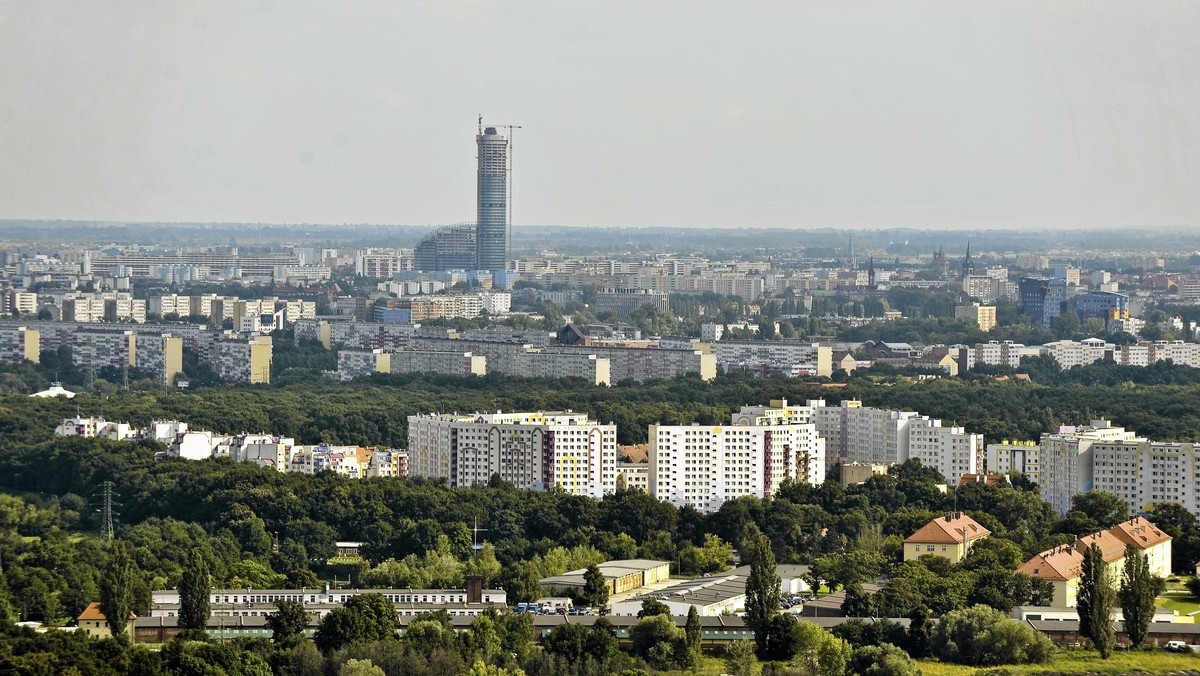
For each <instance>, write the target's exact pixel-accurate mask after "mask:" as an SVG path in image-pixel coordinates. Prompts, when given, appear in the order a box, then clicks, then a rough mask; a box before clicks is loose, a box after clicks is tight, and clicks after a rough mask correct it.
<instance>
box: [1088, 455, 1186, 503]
mask: <svg viewBox="0 0 1200 676" xmlns="http://www.w3.org/2000/svg"><path fill="white" fill-rule="evenodd" d="M1198 454H1200V445H1197V444H1190V443H1173V442H1161V441H1147V440H1146V439H1134V440H1123V441H1098V442H1095V443H1093V444H1092V488H1093V489H1095V490H1101V491H1108V492H1110V493H1113V494H1115V495H1117V496H1118V497H1120V498H1121V499H1123V500H1125V502H1126V503H1128V504H1129V510H1130V513H1131V514H1137V513H1139V512H1142V511H1145V510H1147V509H1150V508H1151V507H1152V506H1154V505H1155V504H1158V503H1163V502H1173V503H1176V504H1179V505H1183V506H1184V507H1185V508H1186V509H1187V510H1188V511H1190V512H1192V513H1196V512H1200V457H1198Z"/></svg>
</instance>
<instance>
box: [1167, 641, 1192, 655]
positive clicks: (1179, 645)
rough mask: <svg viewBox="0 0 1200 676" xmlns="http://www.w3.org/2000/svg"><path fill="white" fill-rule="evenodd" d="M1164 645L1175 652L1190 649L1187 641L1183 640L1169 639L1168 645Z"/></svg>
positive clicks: (1183, 651)
mask: <svg viewBox="0 0 1200 676" xmlns="http://www.w3.org/2000/svg"><path fill="white" fill-rule="evenodd" d="M1163 647H1164V648H1166V649H1167V650H1170V651H1171V652H1173V653H1185V652H1187V651H1188V646H1187V643H1185V642H1183V641H1167V645H1165V646H1163Z"/></svg>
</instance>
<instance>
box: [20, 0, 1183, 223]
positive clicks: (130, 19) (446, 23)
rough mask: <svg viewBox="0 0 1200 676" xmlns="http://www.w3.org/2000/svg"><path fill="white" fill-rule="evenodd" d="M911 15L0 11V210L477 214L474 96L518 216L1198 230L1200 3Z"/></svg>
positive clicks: (83, 215)
mask: <svg viewBox="0 0 1200 676" xmlns="http://www.w3.org/2000/svg"><path fill="white" fill-rule="evenodd" d="M919 4H920V5H921V6H920V7H919V8H911V7H897V6H894V5H891V4H887V3H873V4H872V3H869V4H866V5H855V6H853V7H851V6H845V5H836V6H821V5H810V4H801V5H795V6H787V7H780V6H777V5H776V6H771V5H766V4H761V5H760V4H750V5H747V6H738V7H731V6H724V5H720V4H716V3H711V4H701V5H698V6H689V7H688V8H687V11H686V12H685V11H682V9H681V7H680V5H678V4H675V3H670V2H666V3H658V4H652V5H648V6H639V7H631V6H626V5H616V4H599V5H595V6H591V7H587V8H580V7H567V6H562V5H559V4H551V3H536V2H522V3H514V4H507V5H504V6H503V7H501V6H496V5H490V4H487V3H465V2H459V3H454V2H450V3H416V4H412V5H405V6H404V7H389V6H384V5H373V6H366V7H360V8H356V10H355V11H354V12H348V11H345V10H344V8H338V7H333V6H323V5H317V4H312V5H304V4H298V5H291V6H289V7H288V11H286V12H285V11H283V10H282V8H281V7H280V6H277V5H274V4H272V3H269V2H267V3H262V4H259V5H255V6H254V7H248V6H245V5H244V4H243V3H237V4H232V3H229V4H221V3H206V4H204V5H192V4H189V3H178V4H171V5H163V6H159V7H156V8H153V9H146V8H142V7H134V6H128V7H104V8H99V7H92V6H88V5H82V4H81V5H76V6H74V11H72V12H68V13H67V16H68V17H69V18H68V19H67V20H65V21H64V20H62V14H63V13H62V12H58V11H56V10H55V8H54V7H53V6H50V5H46V4H28V3H0V37H2V38H3V39H2V40H0V55H2V56H3V58H4V60H5V63H6V64H8V65H7V67H6V68H5V69H4V72H3V73H0V91H4V92H5V93H6V94H7V97H6V98H7V99H8V103H6V104H5V105H4V106H2V107H0V120H3V122H4V124H2V125H0V144H2V145H3V147H5V149H6V152H5V154H4V156H3V158H0V204H3V205H5V207H6V208H5V210H4V211H5V213H3V214H0V216H3V217H5V218H30V219H85V220H102V221H112V220H115V221H191V222H195V221H201V222H214V221H215V222H290V223H375V224H411V225H417V224H429V225H442V224H447V223H455V222H462V221H467V220H471V215H470V209H471V205H470V202H469V201H468V198H467V197H466V195H467V194H468V193H469V191H470V190H471V185H470V181H471V178H470V176H469V173H468V172H467V171H464V166H465V164H466V162H468V161H469V158H470V155H468V153H469V152H470V150H467V149H465V147H463V145H462V144H461V143H459V142H458V139H461V138H463V136H464V135H465V134H466V133H467V129H473V127H474V124H475V119H474V118H475V115H476V114H477V113H479V112H481V111H486V112H487V113H488V116H489V119H495V120H501V121H505V122H520V123H521V124H522V125H523V126H524V127H525V129H524V130H523V131H522V162H521V166H519V167H515V171H516V173H517V174H519V175H514V177H513V178H514V179H515V182H517V183H518V184H520V186H521V193H522V194H521V196H520V199H519V201H520V202H521V205H520V206H521V208H520V210H519V212H518V213H517V214H516V218H517V221H518V223H517V225H518V226H520V225H525V224H531V225H554V224H561V225H568V226H601V227H642V226H646V227H650V226H673V227H688V226H693V227H721V226H724V227H733V228H738V227H837V228H854V227H865V228H888V227H937V228H942V227H969V228H1050V227H1064V228H1083V227H1087V228H1111V227H1165V228H1180V227H1188V226H1190V225H1192V222H1191V218H1192V216H1191V215H1192V214H1193V213H1195V212H1196V211H1197V207H1200V197H1197V196H1196V195H1195V194H1194V192H1195V191H1193V190H1191V189H1190V186H1192V185H1194V184H1195V182H1196V178H1197V171H1198V169H1197V165H1196V163H1195V161H1194V157H1195V144H1196V141H1195V139H1196V138H1197V135H1196V133H1195V129H1194V122H1193V121H1194V120H1195V119H1197V115H1196V113H1197V112H1198V111H1200V97H1198V96H1197V94H1196V89H1195V87H1194V86H1193V84H1192V83H1193V79H1194V76H1193V75H1192V73H1194V72H1196V70H1197V69H1196V66H1197V65H1198V64H1197V63H1196V61H1197V59H1198V58H1200V57H1198V55H1197V54H1196V53H1195V50H1194V49H1192V48H1191V42H1192V39H1191V36H1192V35H1193V34H1194V32H1195V31H1194V29H1195V27H1196V26H1197V24H1198V23H1200V21H1198V20H1197V19H1198V18H1200V10H1198V9H1197V8H1195V7H1192V6H1186V5H1179V4H1153V5H1142V4H1139V5H1133V4H1131V3H1106V4H1105V5H1104V6H1105V8H1106V11H1103V12H1097V11H1095V5H1094V4H1091V3H1082V2H1062V3H1055V4H1054V5H1052V6H1046V5H1044V4H1042V3H1032V2H1014V3H1003V4H1000V3H983V4H973V5H938V4H933V3H929V4H925V3H919ZM916 9H919V10H920V11H913V10H916ZM130 36H134V37H133V39H130ZM316 36H320V40H315V37H316ZM85 55H86V56H85ZM481 63H486V64H488V66H487V67H486V68H481V67H480V64H481ZM456 147H457V148H460V150H458V151H451V152H447V149H448V148H456Z"/></svg>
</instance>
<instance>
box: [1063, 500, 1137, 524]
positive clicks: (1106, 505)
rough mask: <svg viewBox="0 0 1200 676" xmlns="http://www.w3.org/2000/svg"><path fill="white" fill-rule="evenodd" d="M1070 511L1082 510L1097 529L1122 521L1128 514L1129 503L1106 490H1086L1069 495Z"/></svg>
mask: <svg viewBox="0 0 1200 676" xmlns="http://www.w3.org/2000/svg"><path fill="white" fill-rule="evenodd" d="M1071 511H1077V512H1082V513H1083V514H1084V515H1086V516H1087V517H1088V518H1089V519H1091V520H1092V521H1093V522H1094V523H1095V524H1096V530H1099V529H1101V528H1112V527H1113V526H1115V525H1117V524H1118V523H1120V522H1122V521H1124V520H1125V519H1126V518H1127V517H1128V516H1129V504H1128V503H1127V502H1125V501H1124V500H1122V499H1121V498H1120V497H1118V496H1116V495H1113V494H1112V493H1109V492H1108V491H1087V492H1086V493H1076V494H1075V495H1073V496H1071Z"/></svg>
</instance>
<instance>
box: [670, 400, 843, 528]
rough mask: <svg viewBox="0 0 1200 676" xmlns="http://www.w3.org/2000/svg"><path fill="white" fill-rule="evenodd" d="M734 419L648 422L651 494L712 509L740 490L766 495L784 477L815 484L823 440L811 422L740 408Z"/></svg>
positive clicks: (818, 479) (820, 474)
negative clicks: (701, 422) (710, 423)
mask: <svg viewBox="0 0 1200 676" xmlns="http://www.w3.org/2000/svg"><path fill="white" fill-rule="evenodd" d="M734 421H735V422H734V424H731V425H727V426H707V425H699V424H692V425H651V426H650V432H649V442H650V443H649V464H650V467H649V486H648V488H649V492H650V494H651V495H653V496H654V497H656V498H658V499H659V500H663V501H666V502H670V503H672V504H675V505H678V506H680V507H683V506H690V507H694V508H696V509H698V510H700V511H702V512H712V511H716V510H717V509H719V508H720V507H721V505H722V504H724V503H725V502H727V501H729V500H734V499H736V498H739V497H742V496H746V495H750V496H754V497H758V498H767V497H770V496H771V495H773V494H774V492H775V489H776V488H778V487H779V485H780V484H781V483H783V481H785V480H788V479H790V480H792V481H798V482H803V483H808V484H814V485H815V484H820V483H821V482H823V481H824V480H825V440H824V439H822V438H821V437H820V435H818V434H817V430H816V426H815V425H813V424H812V423H791V424H789V423H784V422H782V420H780V419H779V418H778V417H773V416H759V417H756V416H753V413H752V412H747V411H745V410H743V412H742V413H741V414H735V416H734ZM737 421H741V422H740V423H738V422H737Z"/></svg>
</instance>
